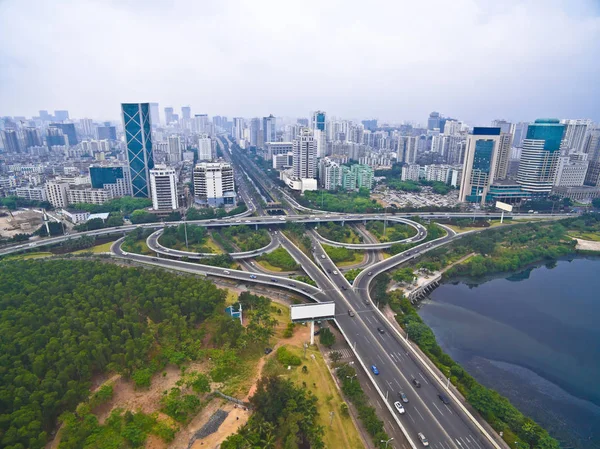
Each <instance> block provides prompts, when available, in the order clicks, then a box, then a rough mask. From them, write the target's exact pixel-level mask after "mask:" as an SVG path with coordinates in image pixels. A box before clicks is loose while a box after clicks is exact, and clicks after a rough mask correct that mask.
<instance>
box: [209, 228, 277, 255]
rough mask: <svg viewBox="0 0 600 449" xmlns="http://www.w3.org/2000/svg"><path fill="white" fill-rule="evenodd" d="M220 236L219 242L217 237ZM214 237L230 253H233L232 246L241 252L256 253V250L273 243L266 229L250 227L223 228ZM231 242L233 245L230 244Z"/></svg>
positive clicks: (215, 232) (214, 233)
mask: <svg viewBox="0 0 600 449" xmlns="http://www.w3.org/2000/svg"><path fill="white" fill-rule="evenodd" d="M217 234H220V236H221V238H219V239H218V240H217V238H216V235H217ZM213 236H215V240H217V242H218V243H219V244H220V245H221V246H223V245H225V246H226V247H227V248H225V246H223V248H224V249H225V250H226V251H227V252H229V253H232V252H236V251H235V250H233V251H232V249H233V247H232V244H233V245H235V246H236V247H237V248H239V251H241V252H246V251H254V250H256V249H260V248H264V247H265V246H267V245H268V244H269V243H271V236H270V235H269V233H268V232H267V230H266V229H258V230H256V229H254V228H252V227H250V226H245V225H241V226H229V227H227V228H222V229H220V230H219V231H218V232H217V231H213ZM230 242H231V243H230Z"/></svg>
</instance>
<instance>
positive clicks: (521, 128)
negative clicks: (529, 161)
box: [513, 122, 529, 148]
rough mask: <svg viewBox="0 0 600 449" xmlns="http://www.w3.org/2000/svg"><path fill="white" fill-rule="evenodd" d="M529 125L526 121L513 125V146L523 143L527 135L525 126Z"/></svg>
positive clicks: (519, 146) (517, 146) (519, 145)
mask: <svg viewBox="0 0 600 449" xmlns="http://www.w3.org/2000/svg"><path fill="white" fill-rule="evenodd" d="M528 127H529V123H527V122H519V123H517V124H516V125H515V133H514V138H513V147H516V148H521V146H522V145H523V140H525V137H526V136H527V128H528Z"/></svg>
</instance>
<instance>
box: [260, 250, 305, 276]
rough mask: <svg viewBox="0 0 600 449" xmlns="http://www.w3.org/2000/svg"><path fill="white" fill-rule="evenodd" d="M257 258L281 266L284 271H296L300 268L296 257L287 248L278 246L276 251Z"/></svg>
mask: <svg viewBox="0 0 600 449" xmlns="http://www.w3.org/2000/svg"><path fill="white" fill-rule="evenodd" d="M256 260H257V261H258V262H263V261H264V262H267V263H268V264H269V265H272V266H274V267H277V268H281V269H282V270H284V271H294V270H297V269H298V268H299V266H298V264H297V263H296V261H295V260H294V258H293V257H292V256H291V255H290V253H288V252H287V250H286V249H285V248H277V249H276V250H275V251H272V252H270V253H266V254H263V255H262V256H260V257H257V258H256Z"/></svg>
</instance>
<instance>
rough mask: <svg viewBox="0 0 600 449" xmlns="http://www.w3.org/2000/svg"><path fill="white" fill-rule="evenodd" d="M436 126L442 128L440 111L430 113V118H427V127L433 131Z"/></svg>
mask: <svg viewBox="0 0 600 449" xmlns="http://www.w3.org/2000/svg"><path fill="white" fill-rule="evenodd" d="M436 128H437V129H439V130H441V125H440V113H439V112H432V113H431V114H429V118H428V119H427V129H428V130H429V131H433V130H434V129H436Z"/></svg>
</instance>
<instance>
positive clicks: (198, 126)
mask: <svg viewBox="0 0 600 449" xmlns="http://www.w3.org/2000/svg"><path fill="white" fill-rule="evenodd" d="M208 131H209V121H208V114H196V115H194V121H193V122H192V132H195V133H198V134H205V133H207V132H208Z"/></svg>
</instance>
